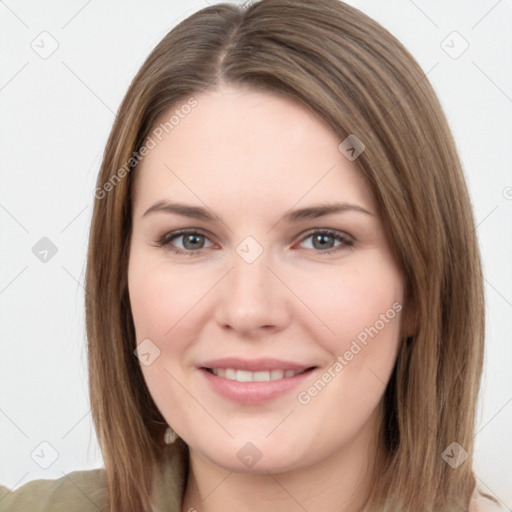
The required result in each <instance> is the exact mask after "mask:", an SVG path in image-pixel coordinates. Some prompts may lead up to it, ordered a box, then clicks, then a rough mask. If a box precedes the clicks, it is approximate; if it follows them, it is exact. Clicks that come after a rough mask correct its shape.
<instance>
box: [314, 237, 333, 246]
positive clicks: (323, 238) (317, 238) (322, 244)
mask: <svg viewBox="0 0 512 512" xmlns="http://www.w3.org/2000/svg"><path fill="white" fill-rule="evenodd" d="M326 238H331V236H330V235H317V236H316V240H317V241H321V240H323V242H321V243H320V248H322V247H324V248H325V246H326V244H325V243H324V242H325V239H326Z"/></svg>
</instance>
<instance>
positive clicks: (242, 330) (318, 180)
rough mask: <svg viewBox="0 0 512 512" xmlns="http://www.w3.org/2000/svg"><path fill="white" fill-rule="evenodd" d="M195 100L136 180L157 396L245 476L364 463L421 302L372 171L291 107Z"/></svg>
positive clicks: (145, 359) (216, 459)
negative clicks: (399, 260) (400, 263)
mask: <svg viewBox="0 0 512 512" xmlns="http://www.w3.org/2000/svg"><path fill="white" fill-rule="evenodd" d="M195 100H196V102H197V103H196V102H192V103H190V104H191V105H193V106H192V107H190V108H186V107H182V106H180V105H177V106H174V107H173V108H172V109H170V110H169V112H168V113H166V115H165V116H164V117H163V118H162V123H165V122H167V121H168V120H169V118H170V117H171V115H173V113H174V114H175V119H174V121H172V124H168V125H167V126H166V129H162V127H160V129H159V130H157V131H156V130H155V131H154V132H153V134H152V135H151V137H152V140H153V142H151V143H148V147H150V146H151V148H152V149H150V150H149V153H148V154H147V155H146V156H145V157H144V159H143V161H142V162H141V165H140V166H139V168H138V169H137V171H136V172H138V173H139V175H138V177H137V182H136V188H135V196H134V204H133V233H132V238H131V249H130V261H129V270H128V281H129V294H130V301H131V308H132V314H133V319H134V323H135V329H136V336H137V344H141V343H142V345H140V348H139V357H140V364H141V369H142V372H143V375H144V378H145V381H146V383H147V386H148V388H149V391H150V393H151V395H152V397H153V399H154V401H155V403H156V405H157V406H158V408H159V410H160V411H161V413H162V414H163V416H164V417H165V419H166V420H167V422H168V423H169V425H170V426H171V427H172V428H173V429H174V430H175V431H176V432H177V433H178V434H179V435H180V436H181V437H182V438H183V439H184V440H185V442H186V443H187V444H188V445H189V447H190V448H191V450H192V452H191V453H194V454H196V455H197V456H200V457H203V458H206V459H208V460H209V461H210V462H213V463H214V464H216V465H218V466H221V467H223V468H225V469H228V470H231V471H254V472H263V471H274V472H279V471H287V470H291V469H297V468H301V467H306V466H309V465H312V464H315V463H317V462H319V461H321V460H323V459H327V458H328V457H336V456H337V455H340V456H341V454H347V453H349V452H350V448H351V447H353V446H356V445H358V443H359V445H362V443H363V442H366V441H367V439H368V438H369V437H371V436H373V435H374V434H375V431H376V425H377V423H378V421H379V417H380V414H381V408H380V405H381V403H382V401H381V400H382V396H383V393H384V390H385V387H386V384H387V382H388V380H389V377H390V375H391V372H392V369H393V365H394V363H395V359H396V355H397V349H398V345H399V338H400V327H401V323H402V318H401V312H400V311H401V309H402V301H403V297H404V296H403V292H404V282H403V278H402V274H401V272H400V269H399V268H398V267H397V264H396V263H395V261H394V259H393V257H392V255H391V252H390V248H389V246H388V243H387V240H386V237H385V234H384V230H383V226H382V224H381V221H380V219H379V217H378V216H377V212H376V205H375V203H374V202H373V200H372V198H371V196H370V193H369V190H368V188H367V186H366V184H365V182H364V180H363V178H362V175H361V173H360V171H359V170H358V168H357V166H356V162H357V160H355V161H350V160H349V159H348V158H347V157H346V156H345V154H348V155H352V152H349V153H345V154H344V153H342V152H341V151H340V149H339V148H338V146H339V144H340V143H341V142H342V140H340V139H339V137H337V136H336V135H335V134H334V133H333V132H332V131H331V130H330V128H329V127H327V126H326V125H325V124H324V123H323V122H321V121H320V120H318V118H316V117H315V116H314V115H313V114H312V113H310V112H309V110H307V109H306V108H305V107H303V106H301V105H300V104H297V103H295V102H292V101H290V100H288V99H283V98H282V97H279V96H277V95H273V94H270V93H266V92H256V91H254V90H247V89H239V88H233V87H224V88H222V89H220V90H218V91H217V92H214V93H213V92H208V93H207V94H201V95H198V96H196V97H195ZM190 104H189V105H190ZM184 105H185V102H184ZM176 110H178V113H176V112H175V111H176ZM176 120H178V121H176ZM170 127H171V128H172V129H171V128H170ZM166 131H167V132H168V133H166ZM160 139H161V140H160ZM177 204H179V205H180V206H179V208H178V207H177V206H176V205H177ZM166 205H167V207H166ZM340 205H341V206H340ZM326 206H336V207H338V206H340V209H339V210H337V211H335V212H333V213H329V214H323V215H322V214H321V213H322V211H321V208H323V207H326ZM182 230H186V232H185V233H184V232H183V231H182ZM325 231H327V232H325ZM160 242H161V243H160ZM249 370H251V371H249ZM304 370H306V371H304ZM212 372H215V374H217V375H215V374H214V373H212ZM297 372H303V373H297ZM269 379H271V380H269ZM248 380H252V382H248Z"/></svg>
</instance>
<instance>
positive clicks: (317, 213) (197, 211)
mask: <svg viewBox="0 0 512 512" xmlns="http://www.w3.org/2000/svg"><path fill="white" fill-rule="evenodd" d="M347 211H354V212H358V213H364V214H366V215H370V216H374V214H373V213H370V212H369V211H368V210H365V209H364V208H362V207H361V206H358V205H356V204H351V203H330V204H318V205H313V206H308V207H306V208H299V209H297V210H292V211H289V212H288V213H286V214H285V215H283V218H282V220H283V221H284V222H286V223H293V222H299V221H303V220H310V219H316V218H318V217H323V216H324V215H332V214H334V213H342V212H347ZM156 212H161V213H170V214H175V215H181V216H182V217H189V218H192V219H198V220H203V221H210V222H221V219H220V217H218V216H216V215H212V214H211V213H210V212H209V211H208V210H207V209H205V208H202V207H199V206H191V205H186V204H181V203H170V202H168V201H165V200H163V201H158V202H157V203H155V204H154V205H153V206H151V207H150V208H148V209H147V210H146V211H145V213H144V214H143V215H142V217H146V216H147V215H149V214H150V213H156Z"/></svg>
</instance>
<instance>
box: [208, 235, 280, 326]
mask: <svg viewBox="0 0 512 512" xmlns="http://www.w3.org/2000/svg"><path fill="white" fill-rule="evenodd" d="M270 260H271V258H270V251H265V250H263V247H261V246H260V249H258V247H257V246H256V244H255V243H254V241H253V240H246V241H244V242H242V243H241V244H239V246H238V247H237V248H236V253H234V254H233V257H232V260H231V261H232V268H231V271H230V272H229V273H228V274H227V275H226V276H225V278H224V280H223V284H222V292H221V297H220V300H219V303H218V306H217V312H216V317H217V321H218V322H219V323H220V324H221V325H224V326H226V325H229V326H231V327H232V328H233V329H235V330H238V331H250V330H253V329H258V328H259V327H269V326H274V327H276V326H278V325H280V324H282V323H283V322H285V321H286V317H287V315H286V311H287V306H286V300H287V299H286V295H285V289H284V288H285V287H284V285H283V283H281V282H280V280H279V279H277V277H276V276H275V275H274V273H273V272H272V271H271V270H270V269H269V268H268V267H272V262H271V261H270Z"/></svg>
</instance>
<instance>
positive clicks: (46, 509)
mask: <svg viewBox="0 0 512 512" xmlns="http://www.w3.org/2000/svg"><path fill="white" fill-rule="evenodd" d="M106 496H107V492H106V481H105V470H104V469H90V470H85V471H72V472H71V473H68V474H65V475H64V476H62V477H61V478H58V479H56V480H32V481H31V482H27V483H26V484H24V485H22V486H21V487H19V488H18V489H16V490H14V491H11V490H9V489H8V488H7V487H5V486H2V485H0V512H17V511H20V512H69V511H70V510H80V512H89V511H91V512H98V511H101V510H103V508H104V503H105V500H106Z"/></svg>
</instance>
